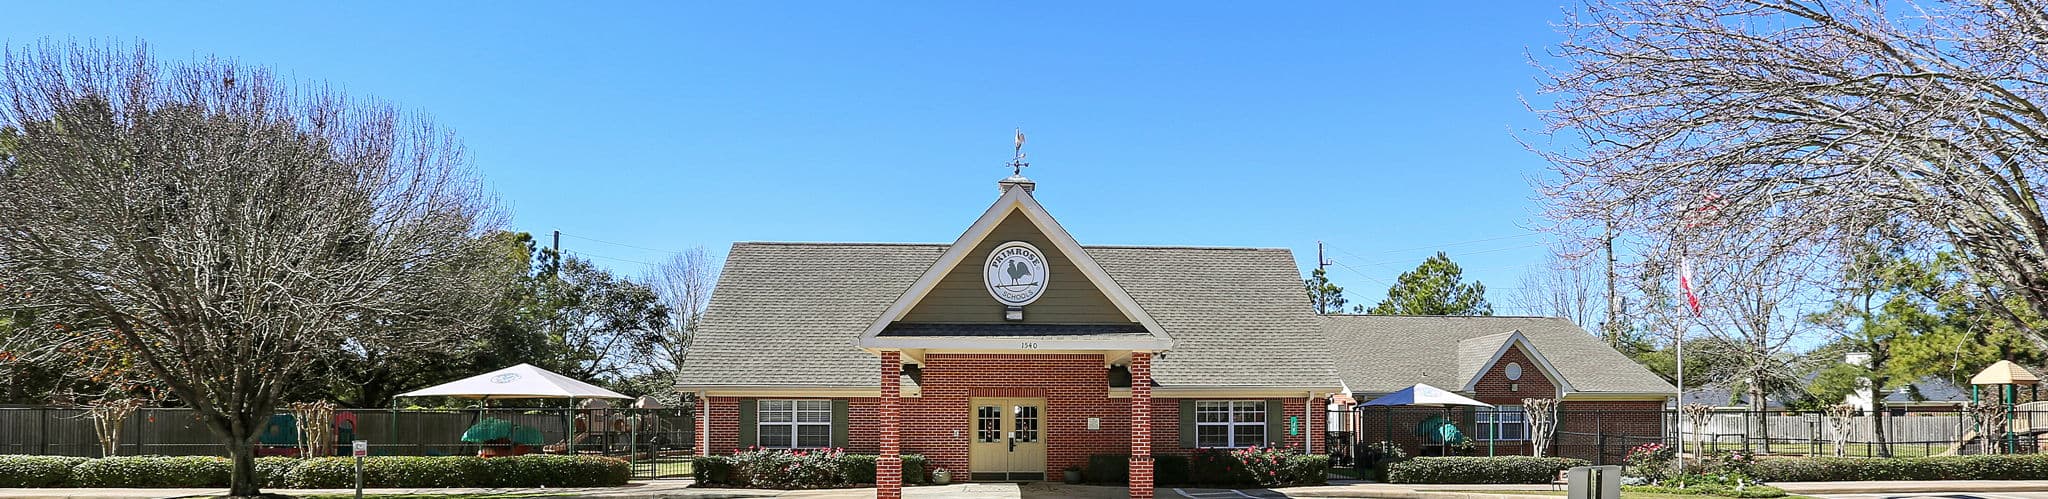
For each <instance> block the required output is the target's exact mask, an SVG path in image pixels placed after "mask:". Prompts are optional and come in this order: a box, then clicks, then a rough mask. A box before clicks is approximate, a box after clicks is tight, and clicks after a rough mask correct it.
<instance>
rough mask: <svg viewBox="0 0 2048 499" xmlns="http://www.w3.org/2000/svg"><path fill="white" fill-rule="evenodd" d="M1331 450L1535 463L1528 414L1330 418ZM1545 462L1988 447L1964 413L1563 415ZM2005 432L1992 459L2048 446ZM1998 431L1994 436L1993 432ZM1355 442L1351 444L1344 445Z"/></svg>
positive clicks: (2038, 430)
mask: <svg viewBox="0 0 2048 499" xmlns="http://www.w3.org/2000/svg"><path fill="white" fill-rule="evenodd" d="M1329 417H1330V421H1331V427H1330V428H1328V431H1327V432H1326V433H1325V441H1326V442H1329V443H1331V444H1332V445H1330V447H1329V451H1330V453H1331V455H1332V457H1333V458H1334V459H1336V460H1337V461H1338V462H1340V463H1347V462H1350V461H1351V458H1352V457H1353V456H1355V455H1357V453H1358V448H1357V446H1358V445H1362V444H1370V443H1376V442H1382V441H1386V442H1393V443H1394V444H1396V445H1398V446H1400V447H1401V448H1402V450H1403V451H1404V452H1406V453H1407V454H1408V455H1410V456H1432V455H1466V456H1487V455H1530V454H1531V453H1532V452H1533V451H1534V449H1533V446H1532V445H1531V439H1533V438H1538V436H1536V435H1532V434H1531V430H1532V428H1530V426H1529V424H1528V418H1527V414H1524V413H1522V412H1521V411H1518V410H1500V409H1485V408H1448V409H1446V408H1417V407H1395V408H1387V407H1367V408H1359V409H1354V410H1348V411H1332V412H1331V413H1330V414H1329ZM1557 419H1558V421H1557V424H1556V425H1555V426H1556V429H1555V431H1554V432H1553V434H1552V435H1550V437H1549V447H1548V449H1547V450H1546V452H1545V454H1546V455H1551V456H1562V457H1576V458H1581V459H1586V460H1588V461H1592V462H1594V463H1596V464H1618V463H1620V461H1621V458H1622V457H1624V456H1626V455H1627V453H1628V450H1629V449H1630V448H1632V447H1634V446H1637V445H1641V444H1645V443H1653V442H1654V443H1661V444H1664V445H1669V446H1678V445H1680V440H1681V439H1683V440H1684V442H1683V444H1684V446H1685V448H1686V451H1687V452H1688V453H1692V452H1696V451H1698V450H1699V449H1702V448H1703V449H1704V450H1706V451H1717V450H1742V451H1747V452H1752V453H1757V454H1765V455H1806V456H1833V455H1836V452H1837V447H1838V446H1837V444H1836V439H1837V437H1838V436H1839V437H1840V439H1841V443H1840V446H1839V449H1840V452H1841V454H1842V455H1845V456H1852V457H1885V456H1892V457H1908V456H1929V455H1946V454H1981V453H1985V452H1984V450H1983V449H1981V447H1983V442H1984V441H1985V440H1983V439H1980V437H1979V431H1978V430H1979V427H1978V425H1977V423H1976V422H1975V420H1973V419H1971V417H1970V416H1969V415H1967V414H1964V413H1959V412H1941V411H1935V412H1919V413H1902V414H1894V413H1887V414H1885V415H1883V417H1881V418H1873V417H1872V415H1870V414H1858V415H1855V416H1853V417H1851V418H1848V419H1847V420H1846V421H1843V422H1844V423H1846V424H1845V425H1844V426H1842V427H1841V428H1840V429H1839V431H1838V429H1837V427H1836V426H1835V422H1834V421H1831V420H1830V419H1829V418H1828V417H1827V416H1826V415H1824V414H1820V413H1811V412H1776V411H1773V412H1744V411H1720V412H1714V413H1711V414H1709V415H1708V416H1707V417H1706V418H1704V419H1703V420H1701V421H1699V424H1698V425H1697V426H1695V425H1694V424H1693V422H1692V421H1690V420H1688V419H1687V418H1685V417H1684V416H1683V415H1681V414H1679V411H1676V410H1670V409H1665V410H1613V409H1605V410H1579V409H1564V410H1560V411H1559V412H1558V416H1557ZM2006 426H2007V428H2006V429H2007V431H2005V432H2003V433H2000V434H1996V435H1993V436H1992V438H1991V439H1990V442H1991V447H1992V449H1991V450H1992V452H1995V453H2038V452H2040V451H2041V447H2042V446H2041V443H2042V441H2043V440H2044V439H2048V411H2014V412H2012V413H2011V415H2010V419H2009V422H2008V423H2007V425H2006ZM1994 431H1995V430H1994ZM1340 443H1349V444H1351V445H1341V444H1340Z"/></svg>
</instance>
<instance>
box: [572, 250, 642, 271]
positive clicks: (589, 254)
mask: <svg viewBox="0 0 2048 499" xmlns="http://www.w3.org/2000/svg"><path fill="white" fill-rule="evenodd" d="M562 252H563V253H567V254H571V255H576V256H580V257H584V258H602V259H605V260H613V261H620V262H626V263H637V264H641V265H646V266H649V267H653V266H655V264H652V263H647V262H643V261H639V260H628V259H625V258H619V257H614V256H604V255H598V254H592V253H587V252H582V251H567V250H564V251H562Z"/></svg>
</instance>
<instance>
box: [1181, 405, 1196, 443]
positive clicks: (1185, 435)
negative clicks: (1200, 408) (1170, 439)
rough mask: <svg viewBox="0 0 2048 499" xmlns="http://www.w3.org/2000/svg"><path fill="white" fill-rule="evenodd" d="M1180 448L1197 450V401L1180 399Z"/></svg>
mask: <svg viewBox="0 0 2048 499" xmlns="http://www.w3.org/2000/svg"><path fill="white" fill-rule="evenodd" d="M1180 448H1182V449H1193V448H1195V399H1180Z"/></svg>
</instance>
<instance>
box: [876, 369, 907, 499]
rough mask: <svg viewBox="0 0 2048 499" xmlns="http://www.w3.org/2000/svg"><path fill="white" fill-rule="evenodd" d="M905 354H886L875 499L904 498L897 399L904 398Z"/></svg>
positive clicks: (878, 409)
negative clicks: (902, 396)
mask: <svg viewBox="0 0 2048 499" xmlns="http://www.w3.org/2000/svg"><path fill="white" fill-rule="evenodd" d="M902 375H903V354H902V353H901V352H896V351H887V352H882V400H881V401H880V403H879V404H878V405H879V407H878V408H877V410H876V411H875V412H876V413H877V414H876V417H877V419H880V420H882V435H881V438H880V440H881V442H880V443H881V449H880V452H877V453H876V454H879V455H878V456H876V457H875V499H902V498H903V448H902V447H903V437H902V433H901V431H900V430H901V427H902V417H901V410H900V409H899V408H898V401H897V397H899V396H901V395H903V381H902V378H901V377H902Z"/></svg>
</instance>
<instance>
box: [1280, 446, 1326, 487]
mask: <svg viewBox="0 0 2048 499" xmlns="http://www.w3.org/2000/svg"><path fill="white" fill-rule="evenodd" d="M1281 475H1282V476H1281V479H1282V482H1281V483H1283V484H1286V485H1325V484H1328V483H1330V456H1328V455H1325V454H1296V455H1292V456H1287V460H1286V462H1285V463H1284V465H1282V466H1281Z"/></svg>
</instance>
